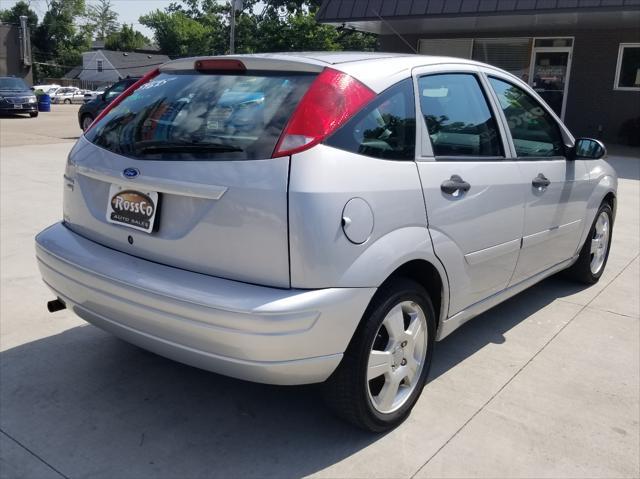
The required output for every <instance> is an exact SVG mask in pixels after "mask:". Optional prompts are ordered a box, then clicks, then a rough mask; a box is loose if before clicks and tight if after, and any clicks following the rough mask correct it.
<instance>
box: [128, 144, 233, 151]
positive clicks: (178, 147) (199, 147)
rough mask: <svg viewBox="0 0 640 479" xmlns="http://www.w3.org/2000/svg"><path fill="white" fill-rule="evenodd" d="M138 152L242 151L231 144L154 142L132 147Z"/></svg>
mask: <svg viewBox="0 0 640 479" xmlns="http://www.w3.org/2000/svg"><path fill="white" fill-rule="evenodd" d="M134 149H135V151H136V152H137V153H138V154H144V153H198V152H207V151H210V152H216V153H234V152H241V151H243V150H242V148H238V147H236V146H232V145H224V144H221V143H156V144H153V145H147V146H144V145H140V146H139V147H134Z"/></svg>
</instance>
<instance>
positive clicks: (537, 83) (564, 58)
mask: <svg viewBox="0 0 640 479" xmlns="http://www.w3.org/2000/svg"><path fill="white" fill-rule="evenodd" d="M571 50H572V47H534V49H533V62H532V64H531V73H530V75H529V84H530V85H531V86H532V87H533V89H534V90H535V91H536V92H537V93H538V95H540V96H541V97H542V98H543V99H544V101H546V102H547V104H548V105H549V106H550V107H551V108H552V109H553V111H554V112H555V113H556V114H557V115H558V116H559V117H560V118H561V119H563V120H564V110H565V107H566V104H567V90H568V87H569V74H570V72H571Z"/></svg>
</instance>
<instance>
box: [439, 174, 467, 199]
mask: <svg viewBox="0 0 640 479" xmlns="http://www.w3.org/2000/svg"><path fill="white" fill-rule="evenodd" d="M440 189H441V190H442V191H443V192H444V193H446V194H448V195H453V196H457V195H459V194H460V193H459V192H460V191H462V192H467V191H469V190H470V189H471V185H470V184H469V183H467V182H466V181H464V180H463V179H462V178H460V176H458V175H452V176H451V178H450V179H448V180H446V181H444V182H443V183H442V184H441V185H440Z"/></svg>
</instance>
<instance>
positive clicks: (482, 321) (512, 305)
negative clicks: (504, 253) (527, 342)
mask: <svg viewBox="0 0 640 479" xmlns="http://www.w3.org/2000/svg"><path fill="white" fill-rule="evenodd" d="M585 288H586V286H585V285H583V284H579V283H575V282H572V281H568V280H566V279H564V278H563V277H562V276H561V275H560V274H558V275H555V276H552V277H550V278H547V279H545V280H544V281H541V282H540V283H538V284H536V285H534V286H532V287H531V288H529V289H527V290H525V291H523V292H522V293H520V294H518V295H516V296H514V297H513V298H510V299H508V300H507V301H505V302H504V303H501V304H499V305H498V306H496V307H494V308H492V309H490V310H489V311H487V312H486V313H483V314H481V315H479V316H477V317H475V318H473V319H472V320H470V321H469V322H467V323H465V324H463V325H462V326H461V327H460V328H458V329H457V330H455V331H454V332H453V333H451V334H450V335H449V336H447V337H446V338H444V339H443V340H442V341H439V342H437V343H436V346H435V349H434V356H433V363H432V365H431V371H430V373H429V380H434V379H436V378H437V377H439V376H441V375H442V374H445V373H446V372H447V371H449V370H451V369H452V368H454V367H455V366H456V365H457V364H458V363H460V362H462V361H464V360H465V359H467V358H468V357H470V356H472V355H473V354H474V353H475V352H476V351H478V350H480V349H482V348H483V347H484V346H486V345H487V344H502V343H504V342H505V341H506V339H505V334H506V333H507V332H508V331H509V330H510V329H512V328H513V327H515V326H517V325H518V324H519V323H521V322H522V321H524V320H525V319H527V318H528V317H530V316H531V315H533V314H534V313H536V312H537V311H540V310H541V309H543V308H544V307H545V306H547V305H549V304H551V303H552V302H554V301H556V300H558V299H562V298H564V297H566V296H570V295H573V294H575V293H578V292H580V291H582V290H584V289H585Z"/></svg>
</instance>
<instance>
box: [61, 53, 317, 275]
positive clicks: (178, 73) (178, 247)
mask: <svg viewBox="0 0 640 479" xmlns="http://www.w3.org/2000/svg"><path fill="white" fill-rule="evenodd" d="M276 67H277V68H274V65H273V64H269V62H268V60H264V61H263V62H262V63H261V62H260V61H256V60H254V61H253V62H252V63H251V65H250V66H247V65H245V64H243V63H241V62H239V61H229V60H223V61H220V60H208V61H205V62H202V61H199V62H196V61H195V60H194V61H184V60H183V61H181V63H179V64H177V65H176V64H174V65H173V66H172V65H171V64H169V67H168V68H165V69H163V70H161V71H159V72H158V73H157V74H155V75H151V76H150V77H149V78H146V79H145V80H144V82H143V83H142V84H140V85H138V86H137V88H136V89H135V91H133V92H131V91H129V92H125V95H124V99H122V100H121V101H120V102H118V104H117V105H116V106H115V107H113V108H111V109H110V110H108V111H107V112H106V114H105V115H104V117H102V118H100V119H99V120H98V121H97V122H96V123H95V124H94V125H93V126H92V127H91V129H89V130H88V131H87V132H86V134H85V135H84V136H83V137H82V138H81V139H80V140H79V141H78V143H77V144H76V146H75V147H74V149H73V150H72V152H71V154H70V156H69V162H68V165H67V171H66V174H65V195H64V219H65V222H66V224H67V226H68V227H69V228H71V229H72V230H73V231H75V232H77V233H78V234H80V235H82V236H84V237H86V238H89V239H91V240H93V241H96V242H99V243H101V244H104V245H106V246H108V247H110V248H113V249H116V250H120V251H123V252H126V253H129V254H132V255H134V256H137V257H141V258H146V259H149V260H152V261H156V262H159V263H162V264H167V265H171V266H175V267H179V268H184V269H188V270H191V271H196V272H200V273H205V274H211V275H215V276H219V277H223V278H228V279H234V280H239V281H245V282H250V283H256V284H263V285H269V286H276V287H289V285H290V283H289V254H288V230H287V224H288V219H287V183H288V174H289V156H284V157H280V158H272V155H273V152H274V149H275V146H276V144H277V142H278V139H279V137H280V135H281V133H282V130H283V129H284V127H285V125H286V124H287V121H288V119H289V117H290V116H291V114H292V112H293V111H294V109H295V108H296V105H297V104H298V102H299V101H300V98H301V97H302V96H303V95H304V93H305V92H306V91H307V89H308V87H309V85H310V84H311V83H312V82H313V80H314V78H315V77H316V74H317V70H319V69H320V68H321V67H317V66H315V65H310V66H309V67H305V68H299V67H296V68H291V65H286V64H285V65H284V66H283V65H282V63H280V64H278V65H276ZM287 67H289V68H287ZM300 70H307V71H300ZM314 70H316V71H314ZM127 94H128V95H127Z"/></svg>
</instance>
